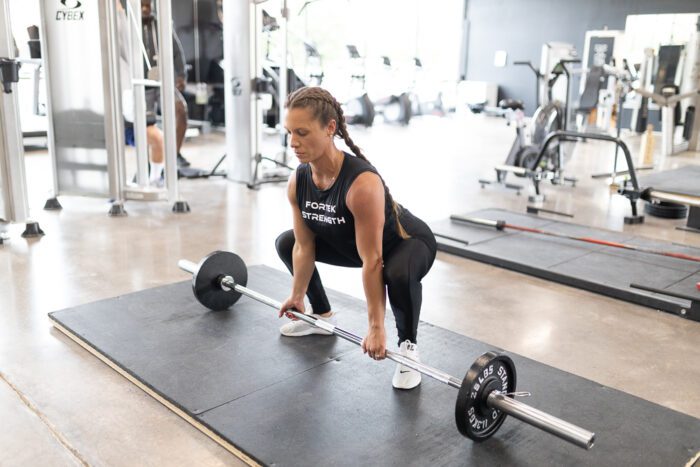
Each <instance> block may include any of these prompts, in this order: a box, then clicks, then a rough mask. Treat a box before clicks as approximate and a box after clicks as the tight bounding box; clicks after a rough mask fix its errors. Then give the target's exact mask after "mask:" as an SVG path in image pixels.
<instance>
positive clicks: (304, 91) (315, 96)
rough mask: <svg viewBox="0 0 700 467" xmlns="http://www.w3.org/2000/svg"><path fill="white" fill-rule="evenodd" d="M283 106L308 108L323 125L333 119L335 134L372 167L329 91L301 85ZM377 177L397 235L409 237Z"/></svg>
mask: <svg viewBox="0 0 700 467" xmlns="http://www.w3.org/2000/svg"><path fill="white" fill-rule="evenodd" d="M285 107H286V108H288V109H309V110H311V112H312V113H313V116H314V119H316V120H318V121H320V122H321V124H322V125H323V126H326V125H328V124H329V123H330V121H331V120H335V121H336V129H335V136H337V137H339V138H342V139H343V141H345V144H346V145H347V146H348V147H349V148H350V150H351V151H352V153H353V154H355V156H357V157H359V158H360V159H362V160H364V161H366V162H367V163H368V164H369V165H371V166H372V167H374V166H373V165H372V163H371V162H370V161H369V160H367V158H366V157H365V155H364V154H362V151H360V148H359V147H357V145H356V144H355V142H354V141H353V140H352V138H350V134H349V133H348V127H347V125H346V124H345V116H344V115H343V108H342V107H341V106H340V103H338V101H337V100H335V98H334V97H333V95H332V94H331V93H330V92H328V91H326V90H325V89H323V88H320V87H309V86H307V87H303V88H300V89H297V90H296V91H294V92H293V93H291V94H290V95H289V96H288V97H287V102H286V103H285ZM377 175H379V173H377ZM379 179H380V180H381V181H382V185H384V191H385V192H386V196H387V198H388V199H389V202H390V203H391V208H392V210H393V212H394V218H395V220H396V228H397V230H398V232H399V236H401V238H404V239H405V238H410V235H409V234H408V232H406V229H404V228H403V226H402V225H401V221H399V205H398V204H397V203H396V201H394V197H393V196H392V195H391V192H390V191H389V187H388V186H386V183H384V179H383V178H382V176H381V175H379Z"/></svg>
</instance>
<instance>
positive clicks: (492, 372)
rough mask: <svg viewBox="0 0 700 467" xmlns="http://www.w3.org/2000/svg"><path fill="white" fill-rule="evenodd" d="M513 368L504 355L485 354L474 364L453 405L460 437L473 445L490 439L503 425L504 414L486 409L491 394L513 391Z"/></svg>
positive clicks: (465, 377)
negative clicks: (469, 440) (467, 439)
mask: <svg viewBox="0 0 700 467" xmlns="http://www.w3.org/2000/svg"><path fill="white" fill-rule="evenodd" d="M515 379H516V376H515V364H514V363H513V360H511V359H510V357H508V356H507V355H504V354H501V353H498V352H486V353H485V354H483V355H481V356H480V357H479V358H477V359H476V361H474V363H473V364H472V366H471V368H469V371H467V374H466V375H465V376H464V380H463V381H462V387H461V388H460V390H459V393H458V394H457V403H456V404H455V420H456V422H457V428H458V429H459V432H460V433H462V435H464V436H466V437H467V438H471V439H473V440H474V441H483V440H485V439H487V438H489V437H491V436H492V435H493V434H494V433H495V432H496V431H498V429H499V428H500V427H501V425H502V424H503V420H505V418H506V414H505V413H503V412H501V411H499V410H496V409H492V408H490V407H488V406H487V405H486V399H487V397H488V395H489V394H490V393H491V391H494V390H497V391H501V392H504V393H509V392H513V391H515V384H516V381H515Z"/></svg>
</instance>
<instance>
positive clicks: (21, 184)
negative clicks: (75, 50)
mask: <svg viewBox="0 0 700 467" xmlns="http://www.w3.org/2000/svg"><path fill="white" fill-rule="evenodd" d="M10 17H11V16H10V7H9V2H8V1H7V0H0V57H4V58H9V59H15V58H16V57H15V51H14V47H13V42H12V28H11V27H10ZM0 190H1V191H0V216H2V217H4V218H5V220H6V221H10V222H25V221H26V220H27V218H28V217H29V203H28V201H27V179H26V176H25V168H24V146H23V143H22V128H21V125H20V120H19V106H18V103H17V83H12V84H11V92H10V93H8V94H6V93H4V92H3V90H2V88H1V87H0ZM3 201H4V206H3V205H2V204H3V203H2V202H3Z"/></svg>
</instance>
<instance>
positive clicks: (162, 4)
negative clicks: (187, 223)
mask: <svg viewBox="0 0 700 467" xmlns="http://www.w3.org/2000/svg"><path fill="white" fill-rule="evenodd" d="M158 45H159V46H160V47H159V48H158V68H159V70H160V84H161V86H160V89H161V93H160V102H161V108H162V109H163V112H162V114H163V142H164V143H165V144H164V149H165V182H166V185H167V188H168V201H170V202H171V203H175V204H174V205H173V210H174V211H176V212H187V211H189V206H187V207H185V206H186V203H185V202H184V201H183V200H182V199H180V192H179V191H178V183H177V144H176V141H175V138H176V135H175V70H174V69H173V18H172V13H171V5H170V0H159V1H158ZM178 206H182V209H178Z"/></svg>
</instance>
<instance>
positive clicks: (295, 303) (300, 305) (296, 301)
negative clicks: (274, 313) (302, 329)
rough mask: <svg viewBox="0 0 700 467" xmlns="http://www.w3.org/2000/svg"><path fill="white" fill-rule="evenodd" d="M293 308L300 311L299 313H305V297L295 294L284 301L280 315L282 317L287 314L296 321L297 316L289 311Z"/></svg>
mask: <svg viewBox="0 0 700 467" xmlns="http://www.w3.org/2000/svg"><path fill="white" fill-rule="evenodd" d="M292 308H293V309H295V310H296V311H298V312H299V313H304V311H305V308H304V297H301V298H299V297H295V296H293V295H292V296H290V297H289V298H288V299H287V300H285V301H284V303H282V307H281V308H280V310H279V315H278V316H279V317H280V318H281V317H282V316H283V315H287V318H289V319H291V320H293V321H295V320H296V319H297V318H295V317H294V315H293V314H291V313H289V312H288V311H287V310H289V309H292Z"/></svg>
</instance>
